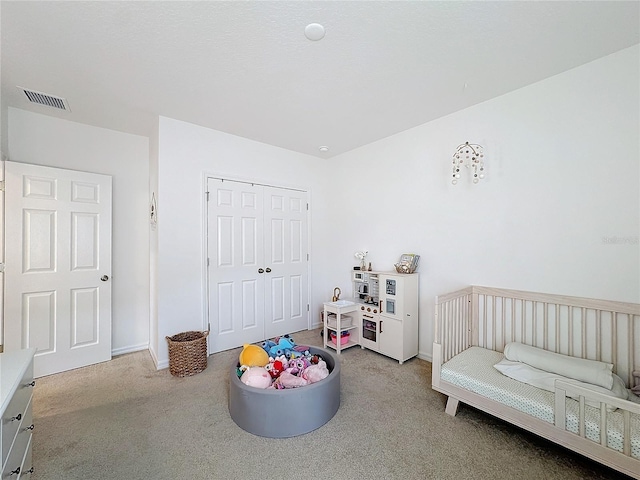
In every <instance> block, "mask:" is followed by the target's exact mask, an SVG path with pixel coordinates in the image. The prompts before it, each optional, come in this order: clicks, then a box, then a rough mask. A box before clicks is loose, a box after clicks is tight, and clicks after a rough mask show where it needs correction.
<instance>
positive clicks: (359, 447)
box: [32, 330, 622, 480]
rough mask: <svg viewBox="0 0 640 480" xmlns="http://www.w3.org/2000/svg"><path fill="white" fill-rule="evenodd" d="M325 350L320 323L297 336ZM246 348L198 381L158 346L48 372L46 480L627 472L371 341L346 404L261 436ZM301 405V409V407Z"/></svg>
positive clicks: (348, 364)
mask: <svg viewBox="0 0 640 480" xmlns="http://www.w3.org/2000/svg"><path fill="white" fill-rule="evenodd" d="M293 337H294V339H295V340H296V342H297V343H298V344H306V345H316V346H321V344H322V339H321V337H320V334H319V330H312V331H308V332H298V333H296V334H294V335H293ZM239 352H240V350H239V349H235V350H230V351H226V352H222V353H218V354H215V355H212V356H210V357H209V360H208V367H207V369H206V370H205V371H204V372H202V373H200V374H197V375H195V376H193V377H187V378H176V377H172V376H171V375H170V374H169V371H168V369H167V370H161V371H156V370H155V367H154V365H153V362H152V360H151V357H150V355H149V353H148V352H146V351H144V352H137V353H132V354H127V355H121V356H118V357H115V358H114V359H113V360H112V361H110V362H106V363H102V364H98V365H93V366H90V367H85V368H81V369H78V370H73V371H70V372H64V373H60V374H57V375H51V376H49V377H44V378H41V379H38V381H37V384H36V387H35V393H34V423H35V425H36V428H35V430H34V438H33V441H34V448H33V457H34V466H35V473H34V474H33V476H32V478H33V479H35V480H61V479H65V480H67V479H68V480H71V479H84V480H86V479H120V478H127V479H154V480H163V479H167V480H169V479H182V478H189V479H225V480H227V479H228V480H235V479H237V480H252V479H256V480H258V479H260V480H271V479H274V480H275V479H314V478H322V479H338V480H350V479H358V480H366V479H378V478H380V479H398V480H399V479H403V480H411V479H416V480H417V479H443V480H447V479H456V480H459V479H549V480H553V479H558V480H559V479H562V480H566V479H586V478H588V479H614V478H616V479H620V478H622V476H621V475H620V474H618V473H617V472H614V471H613V470H610V469H608V468H606V467H604V466H601V465H599V464H597V463H595V462H592V461H590V460H588V459H586V458H585V457H582V456H580V455H577V454H575V453H573V452H571V451H569V450H566V449H564V448H562V447H558V446H556V445H554V444H552V443H551V442H548V441H546V440H543V439H541V438H539V437H536V436H535V435H532V434H530V433H528V432H525V431H523V430H521V429H518V428H516V427H513V426H511V425H509V424H507V423H505V422H503V421H501V420H498V419H496V418H494V417H491V416H489V415H486V414H484V413H482V412H479V411H477V410H475V409H473V408H470V407H467V406H465V405H461V406H460V408H459V413H458V415H457V416H456V417H450V416H449V415H446V414H445V412H444V406H445V403H446V397H445V396H444V395H441V394H440V393H437V392H434V391H433V390H432V389H431V363H429V362H426V361H424V360H420V359H418V358H414V359H412V360H409V361H408V362H405V363H404V364H403V365H399V364H398V362H396V361H394V360H392V359H390V358H387V357H385V356H382V355H379V354H377V353H375V352H372V351H369V350H362V349H360V348H359V347H355V348H350V349H348V350H345V351H343V352H342V354H341V355H340V360H341V365H342V376H341V406H340V408H339V410H338V412H337V413H336V415H335V416H334V417H333V419H331V420H330V421H329V422H328V423H327V424H325V425H324V426H322V427H320V428H319V429H317V430H315V431H313V432H310V433H308V434H305V435H301V436H298V437H294V438H289V439H269V438H263V437H257V436H255V435H253V434H250V433H248V432H245V431H244V430H242V429H240V428H239V427H238V426H237V425H236V424H235V423H234V421H233V420H232V419H231V417H230V416H229V410H228V405H227V401H228V389H229V370H230V368H231V365H233V364H234V363H235V362H236V361H237V358H238V354H239ZM301 407H302V406H301Z"/></svg>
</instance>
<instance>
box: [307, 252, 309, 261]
mask: <svg viewBox="0 0 640 480" xmlns="http://www.w3.org/2000/svg"><path fill="white" fill-rule="evenodd" d="M308 261H309V254H308V253H307V262H308Z"/></svg>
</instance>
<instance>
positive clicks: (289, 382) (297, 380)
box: [275, 370, 309, 388]
mask: <svg viewBox="0 0 640 480" xmlns="http://www.w3.org/2000/svg"><path fill="white" fill-rule="evenodd" d="M275 383H276V385H275V386H276V388H283V387H284V388H296V387H304V386H305V385H308V384H309V381H308V380H306V379H304V378H302V377H298V376H296V375H294V374H292V373H289V372H287V371H286V370H285V371H284V372H282V373H281V374H280V376H279V377H278V379H277V380H276V381H275Z"/></svg>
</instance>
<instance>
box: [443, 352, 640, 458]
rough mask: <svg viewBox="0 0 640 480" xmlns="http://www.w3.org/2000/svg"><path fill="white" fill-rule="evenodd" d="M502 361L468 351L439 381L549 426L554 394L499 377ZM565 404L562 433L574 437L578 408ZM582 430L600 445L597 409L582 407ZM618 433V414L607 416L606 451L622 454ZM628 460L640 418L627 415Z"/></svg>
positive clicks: (635, 451)
mask: <svg viewBox="0 0 640 480" xmlns="http://www.w3.org/2000/svg"><path fill="white" fill-rule="evenodd" d="M503 358H504V355H503V354H502V353H500V352H496V351H493V350H487V349H485V348H480V347H471V348H468V349H467V350H465V351H464V352H462V353H460V354H458V355H456V356H455V357H453V358H452V359H451V360H449V361H448V362H446V363H445V364H444V365H442V368H441V371H440V377H441V379H442V380H444V381H445V382H449V383H452V384H454V385H456V386H458V387H461V388H464V389H465V390H470V391H472V392H474V393H477V394H479V395H482V396H484V397H487V398H490V399H492V400H495V401H496V402H499V403H501V404H503V405H507V406H509V407H511V408H514V409H516V410H519V411H521V412H523V413H526V414H528V415H531V416H533V417H536V418H538V419H540V420H544V421H545V422H548V423H551V424H553V423H554V414H553V405H554V394H553V393H551V392H547V391H545V390H541V389H539V388H536V387H533V386H531V385H528V384H526V383H523V382H519V381H518V380H514V379H512V378H509V377H507V376H505V375H503V374H502V373H500V372H499V371H498V370H496V369H495V368H494V367H493V365H495V364H496V363H498V362H499V361H500V360H502V359H503ZM632 396H633V395H632ZM635 398H636V399H637V397H635ZM566 401H567V407H566V429H567V430H568V431H570V432H573V433H578V418H579V417H578V416H579V404H578V402H577V401H576V400H573V399H571V398H567V400H566ZM638 403H640V401H639V402H638ZM585 430H586V437H587V438H588V439H589V440H592V441H594V442H596V443H600V411H599V410H598V409H597V408H594V407H590V406H586V407H585ZM622 432H623V416H622V413H621V412H620V411H619V410H617V411H614V412H609V413H607V445H608V447H609V448H611V449H613V450H616V451H619V452H622V448H623V438H624V437H623V433H622ZM631 456H632V457H634V458H637V459H640V415H636V414H631Z"/></svg>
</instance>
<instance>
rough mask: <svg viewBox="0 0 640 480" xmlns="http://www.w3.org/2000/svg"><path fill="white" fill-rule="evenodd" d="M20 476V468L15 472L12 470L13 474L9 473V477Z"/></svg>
mask: <svg viewBox="0 0 640 480" xmlns="http://www.w3.org/2000/svg"><path fill="white" fill-rule="evenodd" d="M19 474H20V467H18V468H16V469H15V470H12V471H11V473H9V476H10V477H11V476H13V475H19Z"/></svg>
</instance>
